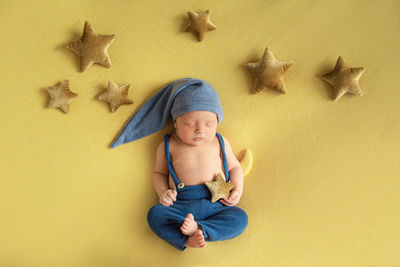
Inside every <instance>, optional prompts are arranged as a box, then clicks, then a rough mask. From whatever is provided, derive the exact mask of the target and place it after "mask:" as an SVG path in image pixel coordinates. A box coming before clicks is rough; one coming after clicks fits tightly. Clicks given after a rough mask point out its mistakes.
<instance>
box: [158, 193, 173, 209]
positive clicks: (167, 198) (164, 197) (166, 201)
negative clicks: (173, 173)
mask: <svg viewBox="0 0 400 267" xmlns="http://www.w3.org/2000/svg"><path fill="white" fill-rule="evenodd" d="M176 195H177V192H176V191H175V190H171V189H168V190H167V191H165V192H164V193H162V194H161V195H160V204H161V205H164V206H166V207H168V206H171V205H173V204H174V202H173V201H176Z"/></svg>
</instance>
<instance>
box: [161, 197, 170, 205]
mask: <svg viewBox="0 0 400 267" xmlns="http://www.w3.org/2000/svg"><path fill="white" fill-rule="evenodd" d="M161 204H163V205H164V206H167V207H168V206H171V205H172V204H173V202H172V200H171V199H169V198H168V197H163V198H162V199H161Z"/></svg>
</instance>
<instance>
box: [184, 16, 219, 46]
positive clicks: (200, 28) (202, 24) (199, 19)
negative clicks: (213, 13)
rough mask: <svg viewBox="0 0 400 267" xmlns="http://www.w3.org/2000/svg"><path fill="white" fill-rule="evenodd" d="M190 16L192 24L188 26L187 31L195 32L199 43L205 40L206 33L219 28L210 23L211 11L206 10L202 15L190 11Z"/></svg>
mask: <svg viewBox="0 0 400 267" xmlns="http://www.w3.org/2000/svg"><path fill="white" fill-rule="evenodd" d="M188 16H189V18H190V24H189V25H188V26H187V28H186V31H187V32H188V31H192V32H194V33H195V34H196V35H197V39H198V40H199V41H202V40H203V38H204V34H205V32H207V31H212V30H215V29H216V28H217V26H215V25H214V24H213V23H212V22H211V21H210V11H209V10H206V11H204V12H203V13H201V14H197V13H196V12H192V11H189V12H188Z"/></svg>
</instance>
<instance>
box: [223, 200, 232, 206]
mask: <svg viewBox="0 0 400 267" xmlns="http://www.w3.org/2000/svg"><path fill="white" fill-rule="evenodd" d="M220 202H221V203H222V204H224V205H225V206H232V204H231V202H230V201H229V200H228V199H227V198H223V199H221V200H220Z"/></svg>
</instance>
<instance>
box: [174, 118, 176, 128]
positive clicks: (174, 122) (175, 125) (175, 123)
mask: <svg viewBox="0 0 400 267" xmlns="http://www.w3.org/2000/svg"><path fill="white" fill-rule="evenodd" d="M174 128H175V129H176V120H175V121H174Z"/></svg>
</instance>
